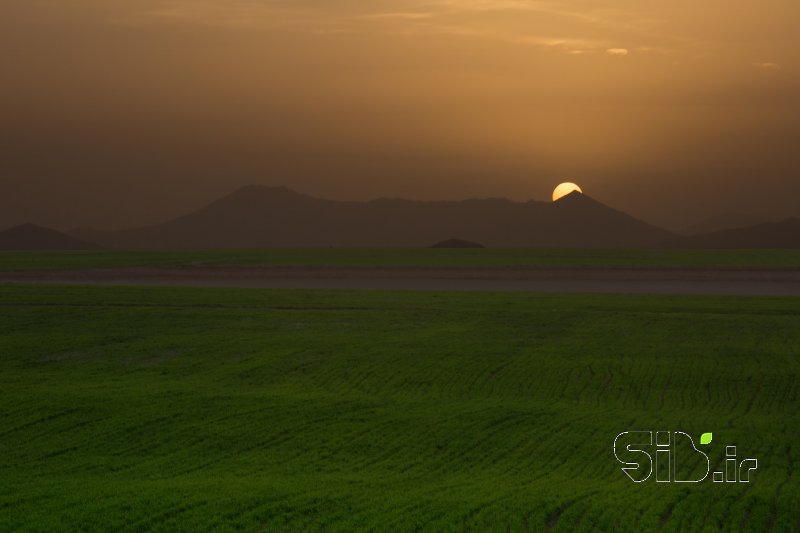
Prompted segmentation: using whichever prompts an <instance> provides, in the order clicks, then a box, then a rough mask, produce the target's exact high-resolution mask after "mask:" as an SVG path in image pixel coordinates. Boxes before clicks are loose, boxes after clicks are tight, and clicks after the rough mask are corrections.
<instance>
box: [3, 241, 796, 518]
mask: <svg viewBox="0 0 800 533" xmlns="http://www.w3.org/2000/svg"><path fill="white" fill-rule="evenodd" d="M308 253H309V254H310V255H307V256H305V257H312V255H313V254H311V252H308ZM334 253H335V252H334ZM526 253H530V252H526ZM386 254H387V255H385V256H382V257H383V258H384V259H386V260H387V261H391V262H393V261H395V260H396V259H394V257H396V256H392V255H391V253H390V252H386ZM509 254H511V255H510V256H508V257H512V256H513V257H516V258H517V259H518V260H525V261H527V259H520V258H523V257H530V256H525V255H524V253H523V252H519V254H520V255H514V254H513V253H511V252H509ZM576 254H578V255H580V253H579V252H576ZM501 255H502V254H500V255H497V256H494V257H501ZM290 256H291V254H289V255H287V256H285V257H290ZM9 257H12V260H9ZM75 257H76V258H78V259H76V262H80V261H83V259H82V258H83V256H81V255H77V256H75ZM104 257H108V258H110V259H109V262H113V261H117V260H118V259H119V260H120V261H122V262H126V261H129V259H126V258H127V257H129V256H124V255H108V256H104ZM136 257H147V260H148V261H153V262H155V261H161V260H162V259H156V256H142V255H138V256H136ZM158 257H162V258H163V260H164V261H169V260H168V259H167V258H168V257H175V256H168V255H163V256H158ZM198 257H212V256H209V255H202V256H198ZM252 257H254V258H256V257H263V258H267V259H258V260H259V261H261V260H263V261H271V260H272V259H270V258H271V257H272V256H269V255H263V256H259V255H257V254H256V255H253V256H252ZM294 257H300V256H294ZM364 257H367V256H366V255H365V256H364ZM428 257H433V256H428ZM437 257H443V258H445V259H446V258H447V254H444V255H442V256H437ZM474 257H478V256H474ZM576 257H577V256H576ZM595 257H602V254H600V255H598V256H595ZM675 257H677V256H675ZM694 257H695V258H698V257H700V256H699V255H698V256H694ZM731 257H733V256H731ZM764 257H769V256H768V255H765V256H764ZM787 257H794V256H789V255H787V256H785V257H784V259H785V258H787ZM112 259H113V261H112ZM185 260H188V259H187V258H186V257H184V258H183V259H181V261H185ZM254 260H255V259H254ZM309 260H310V259H309ZM726 260H727V259H726ZM3 261H4V264H5V265H6V267H8V266H9V264H11V265H12V266H16V267H18V268H27V267H29V266H30V265H31V264H33V263H36V262H37V261H38V259H31V261H30V262H28V263H25V262H24V261H18V262H17V263H14V261H13V256H5V257H4V258H3ZM275 261H279V259H275ZM781 261H783V259H781ZM68 263H69V261H65V262H64V263H62V265H61V266H62V267H67V266H69V264H68ZM799 377H800V301H798V300H797V299H791V298H772V299H768V298H739V297H677V296H676V297H666V296H609V295H604V296H601V295H591V296H590V295H536V294H490V293H446V294H445V293H390V292H349V291H267V290H233V289H191V288H101V287H94V288H81V287H56V286H13V285H0V391H2V392H0V422H1V423H2V425H1V426H0V457H2V460H0V530H9V529H16V528H20V529H28V530H32V531H58V530H74V529H82V530H90V531H91V530H94V531H111V530H125V531H145V530H151V529H155V530H164V531H176V530H186V531H200V530H209V529H220V530H249V531H261V530H265V531H286V530H309V531H318V530H325V531H353V530H361V529H372V530H376V531H392V530H425V531H429V530H430V531H442V530H444V531H462V530H464V529H467V530H475V531H506V530H508V529H510V530H514V531H525V530H530V531H541V530H547V529H552V530H557V531H575V530H589V529H594V528H596V529H605V530H612V529H614V528H616V529H621V530H638V531H648V530H662V529H663V530H665V531H677V530H680V531H685V530H706V531H717V530H740V529H741V530H758V531H768V530H774V531H792V530H794V531H796V530H798V529H800V512H798V509H800V484H799V483H798V480H797V476H798V474H797V473H796V472H794V468H795V466H794V465H797V464H798V460H800V445H798V437H800V400H799V399H798V378H799ZM629 429H681V430H684V431H686V432H688V433H691V434H692V435H695V436H698V435H699V434H700V433H702V432H706V431H713V433H714V442H713V443H712V445H711V446H712V451H713V452H714V453H713V454H712V460H713V461H714V462H715V464H719V461H720V460H721V456H722V454H723V453H724V448H722V447H723V446H724V445H726V444H735V445H737V446H738V447H739V450H740V454H741V455H742V456H748V457H756V458H758V460H759V468H758V470H757V471H755V472H754V474H753V480H752V482H751V483H749V484H739V483H733V484H714V483H708V482H707V483H701V484H698V485H691V486H686V485H675V484H656V483H644V484H634V483H632V482H630V481H629V480H628V479H627V478H626V477H625V476H624V475H623V473H622V472H621V471H620V469H619V467H620V465H619V464H618V463H617V462H616V460H615V459H614V457H613V454H612V441H613V439H614V437H615V436H616V435H617V434H618V433H619V432H621V431H625V430H629Z"/></svg>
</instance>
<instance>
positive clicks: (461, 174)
mask: <svg viewBox="0 0 800 533" xmlns="http://www.w3.org/2000/svg"><path fill="white" fill-rule="evenodd" d="M798 21H800V3H798V2H796V1H794V0H791V1H790V0H764V1H761V2H752V1H747V2H745V1H742V0H727V1H724V2H723V1H720V0H709V1H703V2H697V1H688V0H672V1H670V2H663V1H658V2H656V1H651V0H621V1H609V0H569V1H567V0H553V1H537V0H533V1H525V0H428V1H423V0H395V1H392V2H388V1H383V0H372V1H370V2H352V1H350V2H344V1H342V0H324V1H323V0H226V1H223V0H69V1H65V0H7V1H5V2H2V3H1V4H0V67H2V80H3V83H1V84H0V116H2V117H3V119H2V121H0V141H2V144H1V145H0V156H2V157H0V226H7V225H10V224H13V223H18V222H23V221H26V220H31V219H33V220H34V221H37V222H40V223H45V224H51V225H55V226H59V227H70V226H78V225H86V224H89V225H96V226H101V227H102V226H114V227H119V226H127V225H133V224H139V223H144V222H152V221H157V220H160V219H162V218H165V217H169V216H171V215H172V214H177V213H180V212H183V211H185V210H188V209H192V208H194V207H196V206H197V205H199V204H202V203H203V202H205V201H207V200H210V199H212V198H214V197H216V196H218V195H221V194H224V193H226V192H228V191H230V190H231V189H233V188H235V187H237V186H239V185H242V184H245V183H265V184H283V185H286V186H289V187H291V188H294V189H297V190H299V191H302V192H307V193H309V194H315V195H319V196H325V197H332V198H353V199H364V198H373V197H378V196H403V197H411V198H462V197H469V196H507V197H510V198H513V199H518V200H527V199H530V198H534V199H542V200H545V199H548V198H549V196H550V192H551V190H552V187H553V185H555V184H556V183H558V182H560V181H565V180H569V181H574V182H576V183H578V184H579V185H581V186H582V187H583V189H584V191H585V192H586V193H587V194H589V195H591V196H594V197H596V198H597V199H599V200H601V201H604V202H606V203H608V204H610V205H613V206H614V207H617V208H620V209H623V210H625V211H628V212H630V213H632V214H634V215H637V216H640V217H643V218H645V219H647V220H648V221H652V222H655V223H659V224H663V225H667V226H670V227H681V226H685V225H689V224H691V223H693V222H695V221H697V220H699V219H701V218H704V217H705V216H710V215H715V214H718V213H724V212H731V211H733V212H746V213H765V214H774V215H778V216H783V215H788V214H796V215H800V212H798V210H797V209H796V208H795V206H796V205H797V200H796V198H797V197H798V194H800V179H798V178H800V153H799V152H798V150H797V148H796V145H797V140H796V139H798V137H799V135H798V134H800V131H799V130H800V97H798V95H800V83H799V82H800V70H798V68H799V66H800V63H799V62H798V60H800V57H799V56H800V42H798V41H800V37H798V32H797V29H796V25H797V23H798Z"/></svg>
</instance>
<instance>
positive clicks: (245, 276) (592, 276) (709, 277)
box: [0, 267, 800, 296]
mask: <svg viewBox="0 0 800 533" xmlns="http://www.w3.org/2000/svg"><path fill="white" fill-rule="evenodd" d="M0 282H23V283H67V284H89V285H180V286H202V287H252V288H286V289H289V288H291V289H376V290H381V289H382V290H444V291H448V290H460V291H540V292H585V293H655V294H742V295H775V296H800V269H791V270H752V269H687V268H585V267H574V268H572V267H567V268H550V267H546V268H544V267H542V268H539V267H485V268H474V267H466V268H463V267H270V268H121V269H97V270H63V271H28V272H0Z"/></svg>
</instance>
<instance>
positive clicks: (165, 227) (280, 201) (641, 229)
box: [86, 185, 673, 249]
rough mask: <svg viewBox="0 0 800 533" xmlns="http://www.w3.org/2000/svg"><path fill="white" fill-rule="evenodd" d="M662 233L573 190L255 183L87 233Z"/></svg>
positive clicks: (556, 240)
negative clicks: (358, 189)
mask: <svg viewBox="0 0 800 533" xmlns="http://www.w3.org/2000/svg"><path fill="white" fill-rule="evenodd" d="M86 236H87V237H89V234H86ZM672 237H673V235H672V234H671V233H669V232H667V231H665V230H663V229H660V228H657V227H655V226H652V225H650V224H647V223H645V222H642V221H640V220H637V219H635V218H633V217H631V216H630V215H627V214H625V213H622V212H620V211H616V210H614V209H612V208H610V207H608V206H605V205H603V204H602V203H600V202H597V201H596V200H593V199H592V198H590V197H588V196H586V195H582V194H579V193H575V194H570V195H568V196H566V197H564V198H562V199H561V200H559V201H558V202H555V203H551V202H537V201H530V202H525V203H520V202H513V201H511V200H506V199H481V200H463V201H435V202H424V201H412V200H399V199H379V200H373V201H369V202H342V201H333V200H323V199H319V198H314V197H311V196H307V195H303V194H299V193H297V192H294V191H291V190H289V189H286V188H283V187H266V186H255V185H253V186H247V187H243V188H241V189H239V190H238V191H236V192H234V193H233V194H231V195H228V196H226V197H224V198H221V199H219V200H217V201H215V202H212V203H211V204H209V205H207V206H206V207H204V208H202V209H200V210H198V211H195V212H193V213H190V214H188V215H185V216H181V217H179V218H176V219H174V220H171V221H168V222H165V223H163V224H158V225H154V226H149V227H144V228H137V229H131V230H126V231H118V232H111V233H105V234H100V233H93V234H91V238H92V239H93V240H94V241H95V242H100V243H102V244H104V245H107V246H110V247H114V248H126V249H198V248H269V247H426V246H431V245H432V244H433V243H437V242H439V241H442V240H446V239H452V238H456V239H463V240H467V241H472V242H476V243H480V244H482V245H484V246H488V247H494V248H500V247H505V248H515V247H634V246H645V245H648V244H652V243H654V242H659V241H665V240H667V239H670V238H672Z"/></svg>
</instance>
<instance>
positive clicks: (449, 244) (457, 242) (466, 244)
mask: <svg viewBox="0 0 800 533" xmlns="http://www.w3.org/2000/svg"><path fill="white" fill-rule="evenodd" d="M431 248H486V247H485V246H484V245H482V244H479V243H477V242H472V241H465V240H462V239H447V240H446V241H439V242H437V243H436V244H434V245H433V246H431Z"/></svg>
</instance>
